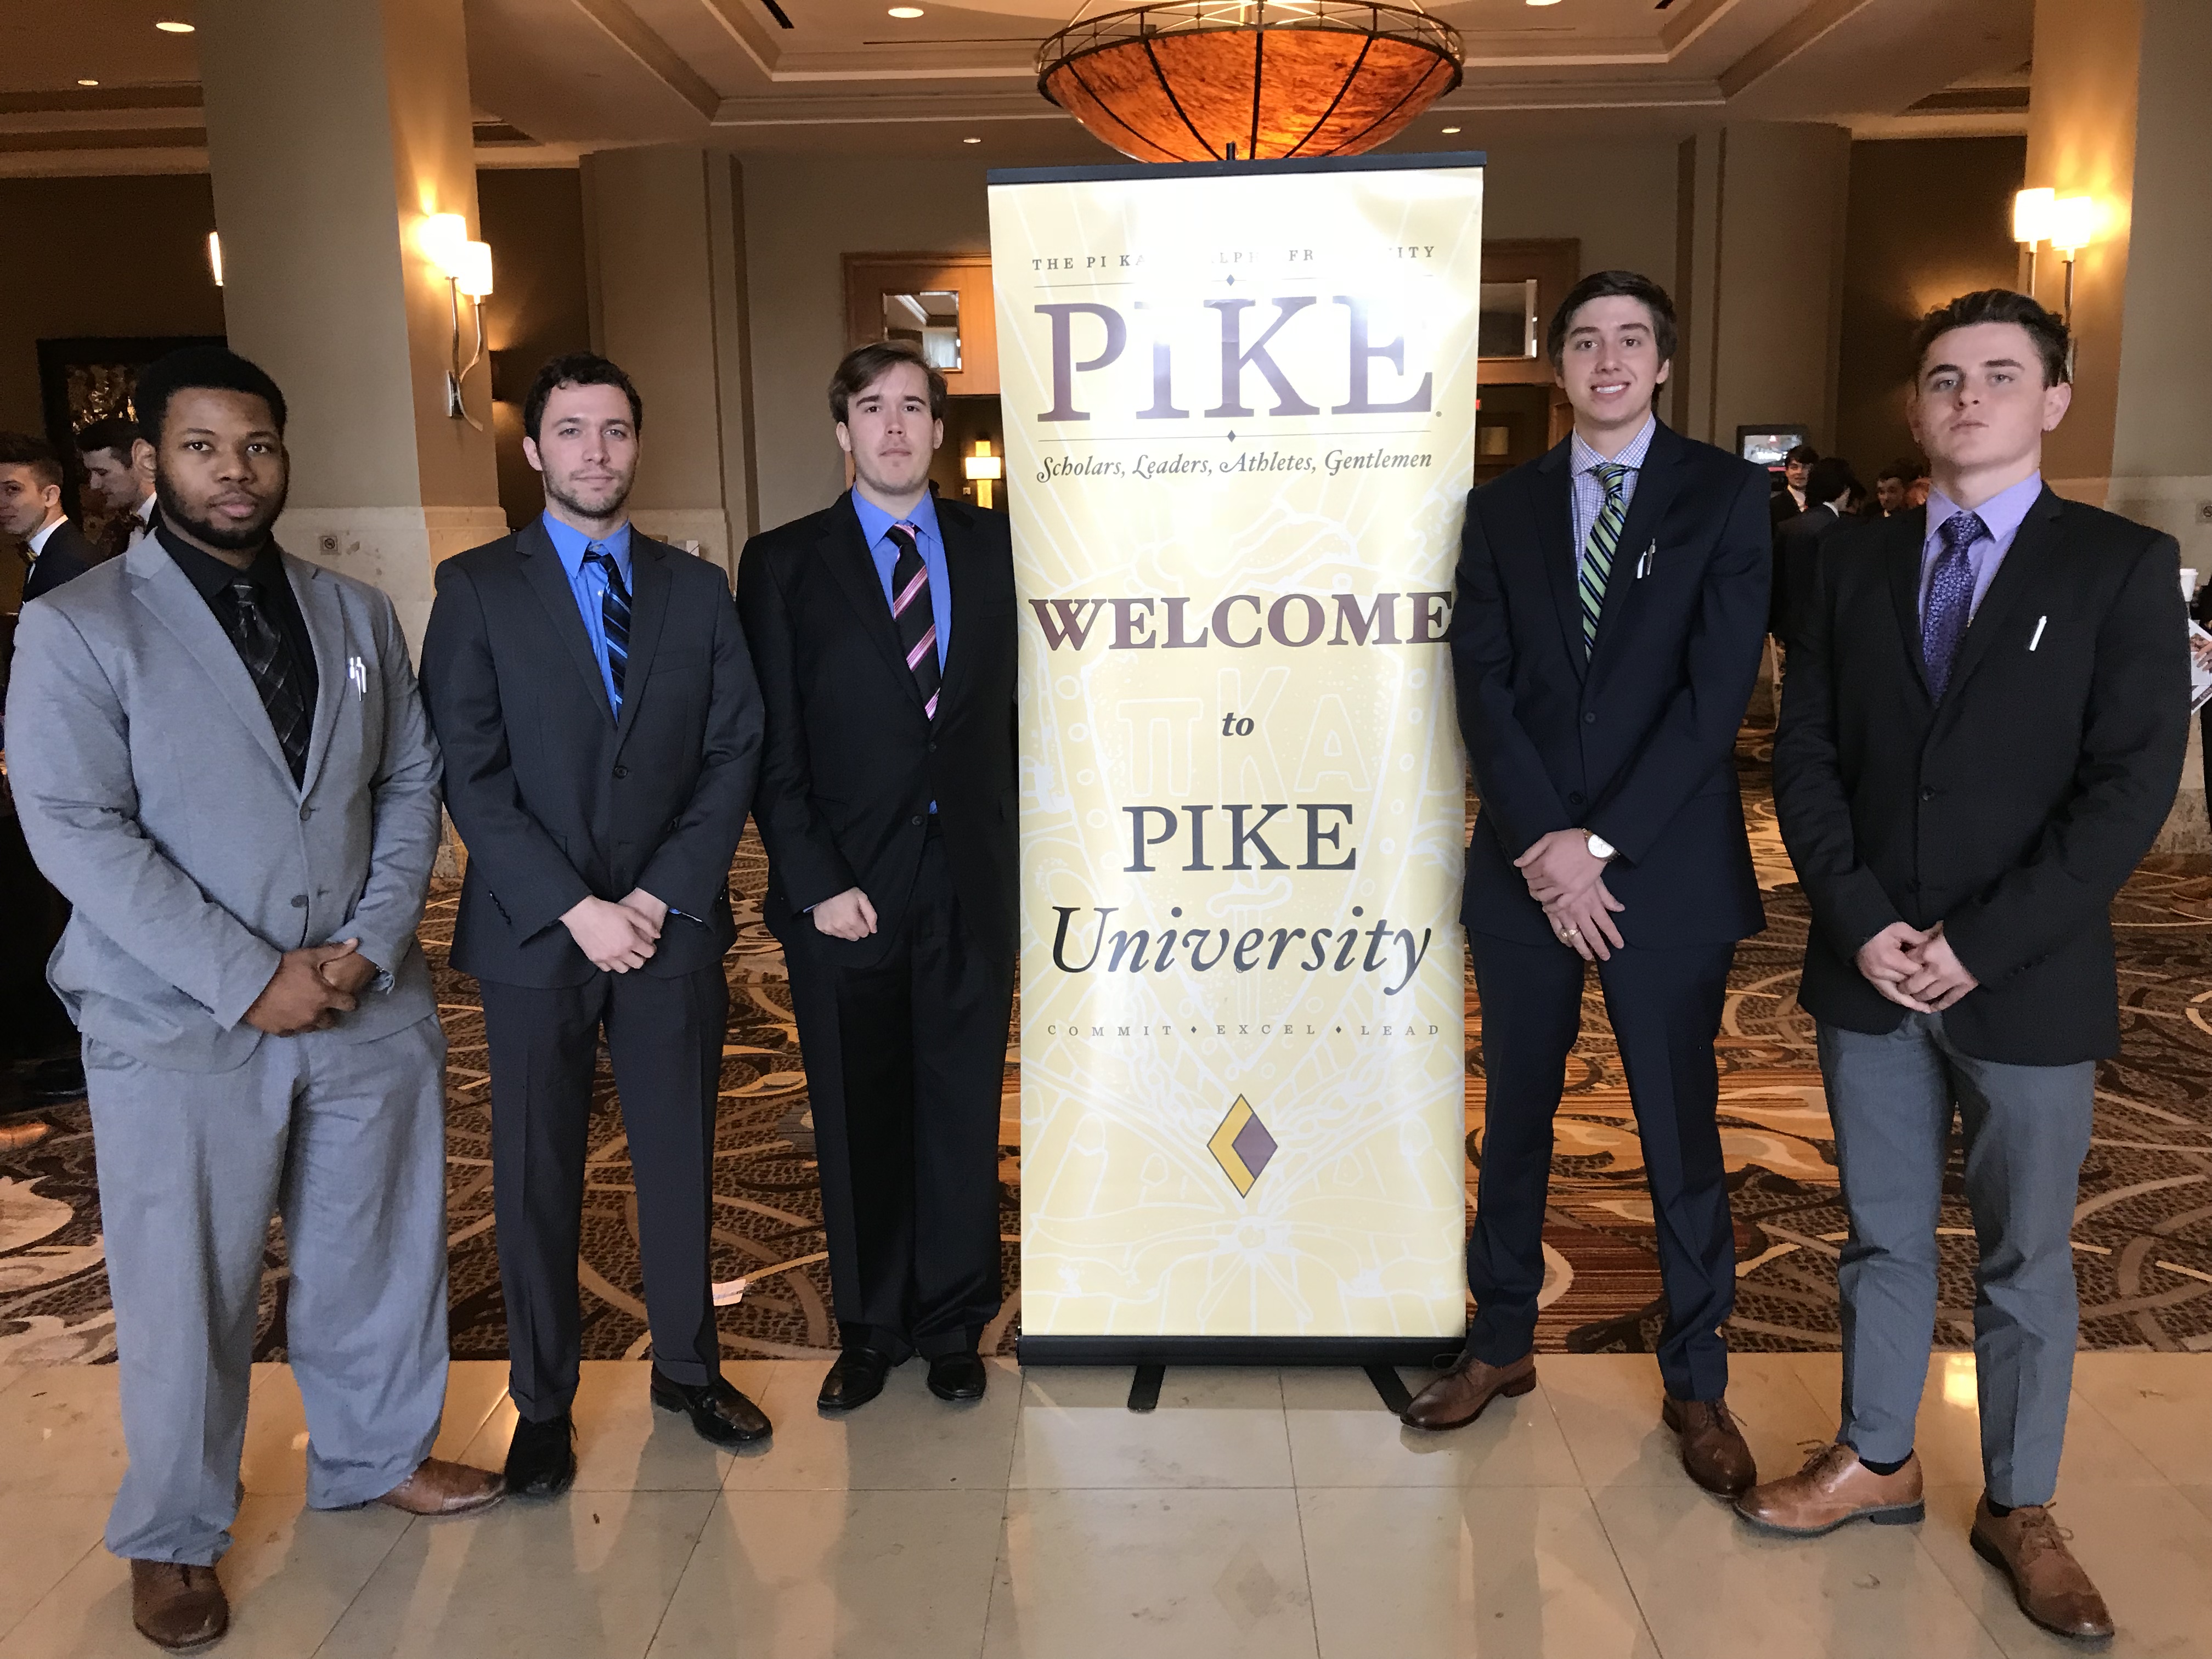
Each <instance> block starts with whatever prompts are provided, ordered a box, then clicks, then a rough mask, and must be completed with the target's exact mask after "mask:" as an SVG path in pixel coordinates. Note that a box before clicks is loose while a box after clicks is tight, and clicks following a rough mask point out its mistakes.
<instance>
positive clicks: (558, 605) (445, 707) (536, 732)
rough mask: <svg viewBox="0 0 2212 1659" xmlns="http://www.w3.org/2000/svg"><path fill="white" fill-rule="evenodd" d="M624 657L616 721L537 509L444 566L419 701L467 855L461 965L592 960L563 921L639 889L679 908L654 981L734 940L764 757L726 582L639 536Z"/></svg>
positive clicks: (549, 967)
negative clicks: (743, 850) (749, 812)
mask: <svg viewBox="0 0 2212 1659" xmlns="http://www.w3.org/2000/svg"><path fill="white" fill-rule="evenodd" d="M629 545H630V582H631V592H630V624H629V667H628V669H627V671H626V672H625V675H624V678H623V705H622V717H621V719H620V720H617V719H616V718H615V715H614V713H613V710H612V707H611V704H610V703H609V702H608V701H607V692H606V685H605V682H604V681H603V680H602V679H601V678H600V676H599V664H598V662H597V660H596V659H594V658H593V657H592V645H591V636H590V635H587V634H586V632H585V631H584V620H583V617H581V616H580V614H579V613H578V611H577V609H576V601H575V598H574V594H573V593H572V592H571V591H570V589H569V586H568V575H567V574H566V573H565V572H564V571H563V570H562V568H561V556H560V554H559V553H557V552H556V551H555V550H554V546H553V539H552V538H551V537H550V536H549V535H547V534H546V533H545V526H544V523H543V522H542V521H541V520H535V519H533V520H531V522H530V523H529V524H528V525H527V526H525V527H524V528H523V529H522V530H520V532H517V533H515V534H514V535H512V536H508V537H506V538H502V539H501V540H499V541H495V542H492V543H490V544H487V545H485V546H483V547H478V548H472V549H471V550H469V551H468V552H466V553H462V554H459V555H457V556H454V557H453V558H450V559H448V560H447V561H446V562H444V563H443V564H441V565H440V566H439V567H438V597H437V600H436V602H435V604H434V605H432V606H431V609H430V625H429V628H428V631H427V632H426V633H425V635H423V640H422V694H423V699H424V702H426V703H427V705H428V708H429V713H430V724H431V726H432V728H433V729H434V730H435V732H436V733H437V737H438V742H439V744H440V745H441V747H442V748H443V749H444V750H445V754H446V805H447V811H450V812H451V813H452V814H453V827H454V828H455V829H457V830H459V832H460V837H461V840H462V842H464V843H465V845H466V846H467V848H468V854H469V861H468V874H467V877H466V878H465V879H464V880H463V882H462V884H461V905H460V915H459V918H458V919H457V920H456V921H455V923H454V926H453V966H454V967H456V968H458V969H461V970H462V971H463V972H464V973H469V974H474V975H477V977H478V978H480V979H488V980H490V981H494V982H495V983H498V984H505V985H522V986H534V987H550V986H560V985H580V984H582V983H583V982H584V981H586V980H587V979H589V978H590V977H591V976H592V974H594V973H595V972H597V971H598V970H597V969H594V968H593V967H592V963H591V961H590V959H589V958H588V957H586V956H585V955H584V953H583V952H582V951H580V950H579V949H577V947H576V943H575V941H574V939H571V938H570V937H569V935H568V929H567V928H566V927H562V926H561V925H560V919H561V917H562V915H563V914H565V913H566V912H567V911H568V910H569V909H571V908H574V905H575V904H576V902H578V901H579V900H580V899H584V898H586V897H598V898H603V899H619V898H621V897H622V896H623V895H625V894H627V893H629V891H630V890H632V889H634V888H639V887H642V888H643V889H644V890H646V891H647V892H648V893H650V894H652V895H653V896H654V897H655V898H657V899H659V900H661V901H663V902H665V903H666V904H667V905H668V906H669V907H670V908H671V910H674V911H681V912H682V913H683V915H681V916H678V915H671V916H670V917H669V919H668V921H667V922H666V923H665V926H664V927H662V929H661V934H660V944H659V948H658V949H657V950H656V951H654V953H653V957H652V958H651V959H650V960H649V961H647V963H646V965H645V969H644V971H645V972H647V973H648V974H654V975H664V976H666V975H678V974H687V973H690V972H693V971H694V970H696V969H700V968H704V967H707V966H708V965H710V964H712V963H715V962H717V961H719V960H720V957H721V956H722V953H723V952H724V951H726V950H728V949H729V947H730V944H731V941H732V939H734V938H735V937H736V930H735V928H734V927H733V926H732V921H731V917H730V894H729V879H730V860H731V859H732V857H733V856H734V855H735V854H736V852H737V847H738V836H740V835H741V834H742V833H743V832H744V823H745V811H746V809H747V808H748V807H749V806H750V804H751V801H752V795H753V785H754V781H755V779H756V776H757V771H758V768H759V763H760V750H761V699H760V690H759V688H758V686H757V684H756V683H755V681H754V678H753V667H752V659H751V657H750V654H749V653H747V651H746V649H745V640H744V631H743V630H742V629H740V628H739V627H738V617H737V610H736V607H735V606H734V605H732V603H731V599H730V588H729V582H728V580H727V579H726V577H725V576H724V575H723V574H722V573H721V572H720V570H718V569H716V568H714V566H713V565H711V564H708V563H707V562H705V561H704V560H702V559H696V558H694V557H692V556H690V554H688V553H685V552H684V551H683V550H681V549H679V548H674V547H670V546H669V545H667V544H665V543H663V542H656V541H653V540H652V539H650V538H647V537H645V536H641V535H640V534H638V533H637V532H636V531H635V530H632V532H630V544H629Z"/></svg>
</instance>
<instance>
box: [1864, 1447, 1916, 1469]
mask: <svg viewBox="0 0 2212 1659" xmlns="http://www.w3.org/2000/svg"><path fill="white" fill-rule="evenodd" d="M1911 1461H1912V1454H1911V1452H1907V1453H1905V1455H1904V1456H1902V1457H1900V1458H1899V1459H1898V1460H1897V1462H1894V1463H1877V1462H1875V1461H1874V1459H1872V1458H1871V1457H1868V1456H1866V1455H1863V1454H1862V1455H1861V1456H1860V1458H1859V1467H1860V1468H1863V1469H1865V1470H1866V1471H1868V1473H1869V1474H1896V1473H1897V1472H1898V1471H1899V1469H1901V1468H1904V1467H1905V1465H1906V1464H1907V1463H1910V1462H1911Z"/></svg>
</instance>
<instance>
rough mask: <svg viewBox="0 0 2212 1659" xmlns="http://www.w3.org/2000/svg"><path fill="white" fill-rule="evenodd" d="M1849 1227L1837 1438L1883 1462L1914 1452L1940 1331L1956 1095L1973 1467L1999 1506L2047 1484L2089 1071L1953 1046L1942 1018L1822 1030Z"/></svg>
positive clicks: (2061, 1395)
mask: <svg viewBox="0 0 2212 1659" xmlns="http://www.w3.org/2000/svg"><path fill="white" fill-rule="evenodd" d="M1820 1072H1821V1075H1822V1076H1823V1078H1824V1079H1826V1083H1827V1089H1828V1115H1829V1117H1830V1118H1831V1119H1832V1121H1833V1122H1834V1124H1835V1131H1836V1158H1837V1163H1838V1166H1839V1167H1840V1170H1841V1172H1842V1175H1843V1185H1844V1204H1845V1206H1846V1207H1847V1208H1848V1209H1849V1211H1850V1221H1851V1231H1850V1239H1849V1240H1848V1242H1846V1243H1845V1244H1844V1249H1843V1260H1842V1263H1841V1265H1840V1266H1839V1267H1838V1269H1837V1273H1836V1288H1837V1292H1838V1299H1839V1300H1840V1302H1841V1304H1842V1311H1843V1337H1844V1399H1843V1425H1842V1427H1841V1428H1839V1429H1838V1431H1837V1433H1836V1437H1837V1438H1838V1440H1841V1441H1843V1442H1844V1443H1847V1444H1849V1445H1851V1446H1853V1447H1856V1448H1857V1450H1858V1453H1859V1455H1861V1456H1862V1457H1866V1458H1870V1459H1872V1460H1873V1461H1875V1462H1878V1463H1890V1462H1898V1461H1899V1460H1900V1459H1902V1458H1904V1457H1905V1455H1907V1454H1908V1453H1910V1452H1911V1449H1912V1431H1913V1424H1914V1420H1915V1419H1916V1417H1917V1414H1918V1413H1919V1409H1920V1395H1921V1390H1922V1389H1923V1386H1924V1385H1925V1383H1926V1381H1927V1376H1928V1355H1929V1345H1930V1343H1931V1342H1932V1341H1933V1340H1934V1336H1935V1329H1936V1218H1937V1214H1938V1212H1939V1210H1940V1208H1941V1204H1942V1187H1943V1158H1944V1152H1945V1143H1946V1139H1947V1137H1948V1135H1949V1133H1950V1128H1951V1115H1952V1110H1953V1107H1954V1103H1955V1105H1956V1108H1957V1110H1958V1115H1959V1121H1960V1127H1961V1128H1962V1130H1963V1131H1964V1134H1965V1139H1966V1202H1967V1205H1968V1206H1969V1208H1970V1209H1971V1210H1972V1213H1973V1220H1974V1232H1975V1236H1976V1242H1977V1243H1978V1245H1979V1247H1980V1261H1979V1263H1978V1266H1977V1267H1976V1269H1975V1273H1974V1290H1975V1295H1974V1361H1975V1376H1976V1378H1977V1382H1978V1389H1979V1393H1980V1405H1981V1426H1982V1468H1983V1478H1984V1483H1985V1485H1986V1486H1987V1489H1988V1493H1989V1497H1990V1502H1992V1503H1995V1504H2008V1505H2009V1504H2047V1503H2049V1502H2050V1501H2051V1495H2052V1493H2053V1492H2055V1491H2056V1490H2057V1485H2058V1455H2059V1451H2060V1449H2061V1448H2062V1447H2063V1444H2064V1443H2065V1438H2066V1406H2067V1401H2068V1398H2069V1395H2070V1393H2071V1391H2072V1389H2073V1383H2074V1342H2075V1333H2076V1330H2077V1328H2078V1326H2079V1323H2080V1310H2079V1304H2078V1303H2077V1300H2076V1297H2075V1289H2074V1251H2073V1245H2072V1243H2071V1235H2072V1231H2073V1225H2074V1200H2075V1186H2076V1182H2077V1178H2078V1177H2079V1176H2080V1173H2081V1160H2082V1158H2084V1157H2085V1156H2087V1153H2088V1151H2089V1124H2090V1112H2091V1105H2092V1097H2093V1090H2094V1086H2095V1083H2096V1072H2097V1068H2096V1066H2095V1064H2094V1062H2093V1061H2089V1060H2084V1061H2082V1062H2081V1063H2080V1064H2079V1065H2075V1066H2005V1065H2000V1064H1998V1063H1996V1061H1993V1060H1977V1059H1975V1058H1974V1057H1973V1056H1972V1055H1971V1054H1961V1053H1960V1051H1959V1050H1958V1049H1957V1048H1954V1046H1953V1045H1952V1043H1951V1042H1950V1039H1949V1038H1948V1036H1945V1035H1944V1031H1943V1017H1942V1015H1941V1014H1919V1013H1907V1014H1906V1015H1905V1021H1904V1024H1901V1025H1899V1027H1898V1028H1897V1030H1894V1031H1893V1032H1891V1033H1890V1034H1889V1035H1888V1036H1868V1035H1867V1034H1865V1033H1864V1032H1860V1031H1846V1030H1842V1029H1840V1028H1838V1027H1837V1026H1833V1025H1826V1024H1824V1025H1822V1026H1820Z"/></svg>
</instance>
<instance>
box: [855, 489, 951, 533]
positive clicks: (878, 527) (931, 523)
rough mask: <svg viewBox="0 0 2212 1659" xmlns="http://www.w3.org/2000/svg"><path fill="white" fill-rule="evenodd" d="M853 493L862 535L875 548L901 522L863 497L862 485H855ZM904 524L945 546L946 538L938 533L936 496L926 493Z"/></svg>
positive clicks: (907, 516)
mask: <svg viewBox="0 0 2212 1659" xmlns="http://www.w3.org/2000/svg"><path fill="white" fill-rule="evenodd" d="M851 493H852V497H853V511H854V512H855V513H859V514H860V534H861V535H863V536H865V537H866V538H867V542H868V545H869V546H870V547H873V546H875V545H876V544H877V543H878V542H880V541H882V540H883V539H884V537H886V536H887V535H889V534H890V527H891V526H893V525H895V524H897V523H900V522H901V520H897V519H895V518H893V517H892V516H891V515H890V513H886V512H884V509H883V508H881V507H878V506H877V505H876V504H875V503H874V502H873V501H870V500H869V499H868V498H867V497H866V495H862V494H861V493H860V485H858V484H854V486H853V489H852V492H851ZM904 522H905V523H908V524H910V525H912V526H914V527H915V529H917V530H919V531H921V532H922V534H923V535H924V536H927V537H935V538H936V539H937V543H938V545H939V546H940V547H941V546H943V545H944V544H945V538H944V537H943V536H941V535H939V533H938V529H937V497H936V496H934V495H931V494H929V493H927V491H925V492H924V493H923V495H922V498H921V501H918V502H916V503H915V509H914V511H913V512H911V513H908V514H907V515H906V518H905V520H904Z"/></svg>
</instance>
